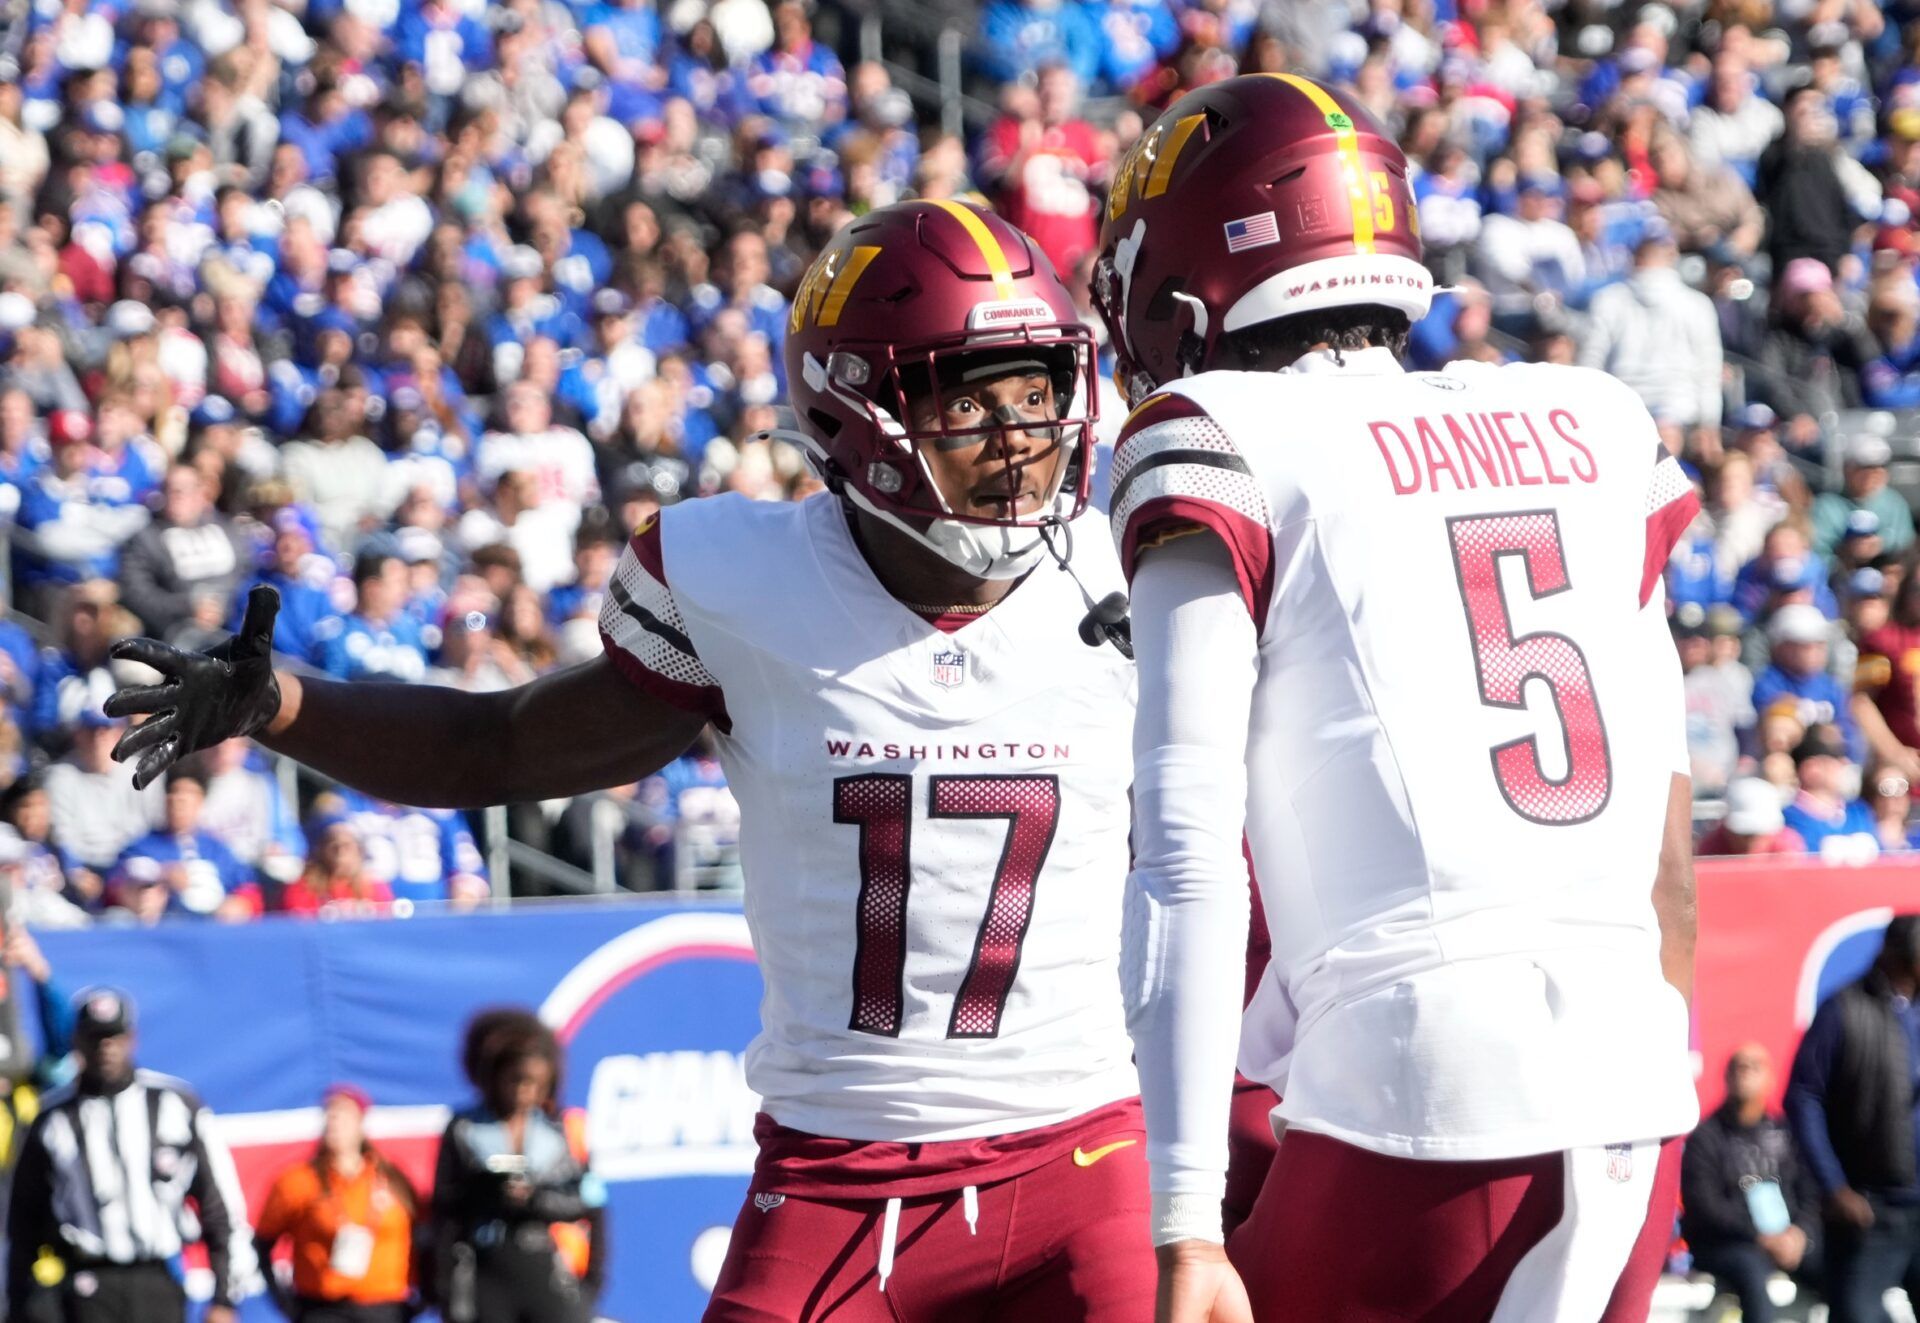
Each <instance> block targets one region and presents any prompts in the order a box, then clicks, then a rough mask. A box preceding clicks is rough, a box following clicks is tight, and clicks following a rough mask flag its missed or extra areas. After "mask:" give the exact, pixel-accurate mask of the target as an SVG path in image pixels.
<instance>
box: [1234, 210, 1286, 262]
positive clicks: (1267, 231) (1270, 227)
mask: <svg viewBox="0 0 1920 1323" xmlns="http://www.w3.org/2000/svg"><path fill="white" fill-rule="evenodd" d="M1225 228H1226V231H1227V251H1228V252H1230V253H1237V252H1239V251H1241V250H1242V249H1245V248H1265V247H1266V246H1267V245H1268V244H1273V243H1279V242H1280V226H1279V224H1278V223H1277V222H1276V221H1275V220H1274V218H1273V213H1272V212H1271V211H1263V212H1261V213H1260V214H1259V215H1258V216H1242V217H1241V218H1240V219H1239V220H1231V221H1228V222H1227V224H1226V227H1225Z"/></svg>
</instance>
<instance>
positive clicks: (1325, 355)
mask: <svg viewBox="0 0 1920 1323" xmlns="http://www.w3.org/2000/svg"><path fill="white" fill-rule="evenodd" d="M1287 371H1289V372H1310V373H1313V372H1338V373H1341V374H1342V375H1345V376H1349V377H1386V376H1399V375H1401V374H1402V373H1404V372H1405V371H1406V369H1405V368H1404V367H1402V366H1400V360H1399V359H1397V358H1395V357H1394V356H1393V351H1392V350H1391V349H1387V348H1385V347H1384V346H1380V345H1375V346H1373V347H1371V348H1368V349H1343V350H1341V351H1340V352H1339V354H1338V355H1337V356H1336V355H1335V353H1334V351H1333V350H1331V349H1316V350H1314V351H1313V352H1311V353H1309V354H1307V355H1305V356H1304V357H1302V358H1300V359H1299V360H1298V361H1296V362H1295V363H1294V365H1293V366H1292V367H1290V368H1288V369H1287Z"/></svg>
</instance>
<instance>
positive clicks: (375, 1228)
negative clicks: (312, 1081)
mask: <svg viewBox="0 0 1920 1323" xmlns="http://www.w3.org/2000/svg"><path fill="white" fill-rule="evenodd" d="M371 1106H372V1100H371V1099H369V1098H368V1097H367V1095H366V1094H365V1093H364V1092H362V1091H361V1090H360V1089H357V1088H355V1087H354V1086H352V1085H350V1084H336V1085H334V1086H333V1087H332V1088H330V1089H328V1090H327V1092H326V1096H325V1102H324V1110H325V1125H324V1128H323V1129H322V1131H321V1133H320V1143H319V1145H318V1146H317V1147H316V1148H315V1149H314V1152H313V1156H312V1157H311V1158H310V1159H308V1160H307V1161H305V1162H302V1163H298V1164H296V1165H295V1166H292V1167H289V1168H287V1169H286V1170H285V1171H283V1172H281V1173H280V1176H279V1178H278V1179H277V1180H275V1181H274V1183H273V1192H272V1193H271V1194H269V1195H268V1196H267V1205H266V1207H265V1208H264V1209H263V1210H262V1211H261V1213H260V1216H259V1219H258V1220H257V1221H256V1223H255V1228H254V1244H255V1248H256V1249H257V1250H258V1251H259V1254H260V1261H261V1263H262V1264H266V1263H268V1262H270V1260H271V1256H272V1253H273V1251H274V1250H275V1249H276V1248H277V1247H278V1245H279V1243H280V1241H281V1240H282V1239H283V1238H284V1239H287V1240H290V1241H291V1242H292V1250H293V1283H292V1290H291V1291H287V1290H285V1289H283V1288H280V1286H279V1283H278V1280H277V1278H276V1277H274V1276H273V1275H272V1274H271V1273H269V1275H268V1281H269V1282H270V1283H273V1284H274V1286H275V1288H276V1289H275V1291H274V1295H275V1299H276V1302H277V1303H278V1304H279V1305H280V1307H281V1309H282V1311H283V1312H284V1313H285V1314H286V1315H287V1317H288V1318H289V1319H291V1320H293V1323H406V1320H408V1319H410V1318H411V1317H412V1315H413V1310H412V1307H411V1300H412V1297H413V1241H414V1230H415V1226H416V1224H417V1219H418V1217H419V1213H420V1199H419V1196H418V1195H417V1194H416V1193H415V1192H414V1188H413V1185H412V1184H411V1183H410V1182H409V1181H408V1180H407V1178H406V1176H405V1175H404V1174H402V1173H401V1171H400V1169H399V1168H397V1167H395V1166H394V1165H393V1163H391V1162H389V1161H388V1160H387V1159H386V1157H385V1156H383V1155H382V1154H381V1152H380V1150H379V1149H377V1148H375V1147H374V1146H373V1144H372V1143H371V1142H370V1141H369V1140H368V1139H367V1132H366V1114H367V1111H368V1109H369V1108H370V1107H371Z"/></svg>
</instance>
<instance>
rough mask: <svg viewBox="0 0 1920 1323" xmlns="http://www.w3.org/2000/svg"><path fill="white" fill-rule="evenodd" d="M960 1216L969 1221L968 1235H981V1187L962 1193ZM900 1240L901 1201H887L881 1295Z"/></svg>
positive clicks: (882, 1222) (882, 1236)
mask: <svg viewBox="0 0 1920 1323" xmlns="http://www.w3.org/2000/svg"><path fill="white" fill-rule="evenodd" d="M960 1215H961V1216H962V1217H964V1218H966V1219H967V1234H968V1235H970V1236H977V1235H979V1234H980V1187H979V1186H977V1185H969V1186H967V1187H966V1188H965V1189H963V1190H961V1191H960ZM899 1239H900V1201H899V1200H898V1199H889V1200H887V1211H886V1212H885V1213H884V1214H883V1215H882V1216H881V1218H880V1265H879V1277H880V1293H881V1294H882V1295H884V1294H886V1290H887V1278H889V1277H891V1276H893V1251H894V1247H895V1245H896V1243H897V1242H898V1241H899Z"/></svg>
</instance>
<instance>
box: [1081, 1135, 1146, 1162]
mask: <svg viewBox="0 0 1920 1323" xmlns="http://www.w3.org/2000/svg"><path fill="white" fill-rule="evenodd" d="M1139 1142H1140V1141H1139V1140H1137V1139H1116V1140H1114V1141H1113V1143H1111V1144H1102V1145H1101V1146H1100V1147H1099V1148H1096V1149H1094V1150H1093V1151H1092V1152H1091V1153H1089V1152H1088V1151H1087V1150H1086V1149H1084V1148H1081V1147H1080V1146H1079V1145H1078V1144H1076V1145H1074V1148H1073V1165H1074V1166H1076V1167H1091V1166H1092V1165H1093V1164H1094V1163H1096V1162H1098V1161H1100V1159H1101V1158H1104V1157H1106V1156H1107V1154H1109V1153H1113V1152H1116V1151H1118V1150H1119V1149H1123V1148H1132V1147H1133V1146H1134V1145H1135V1144H1138V1143H1139Z"/></svg>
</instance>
